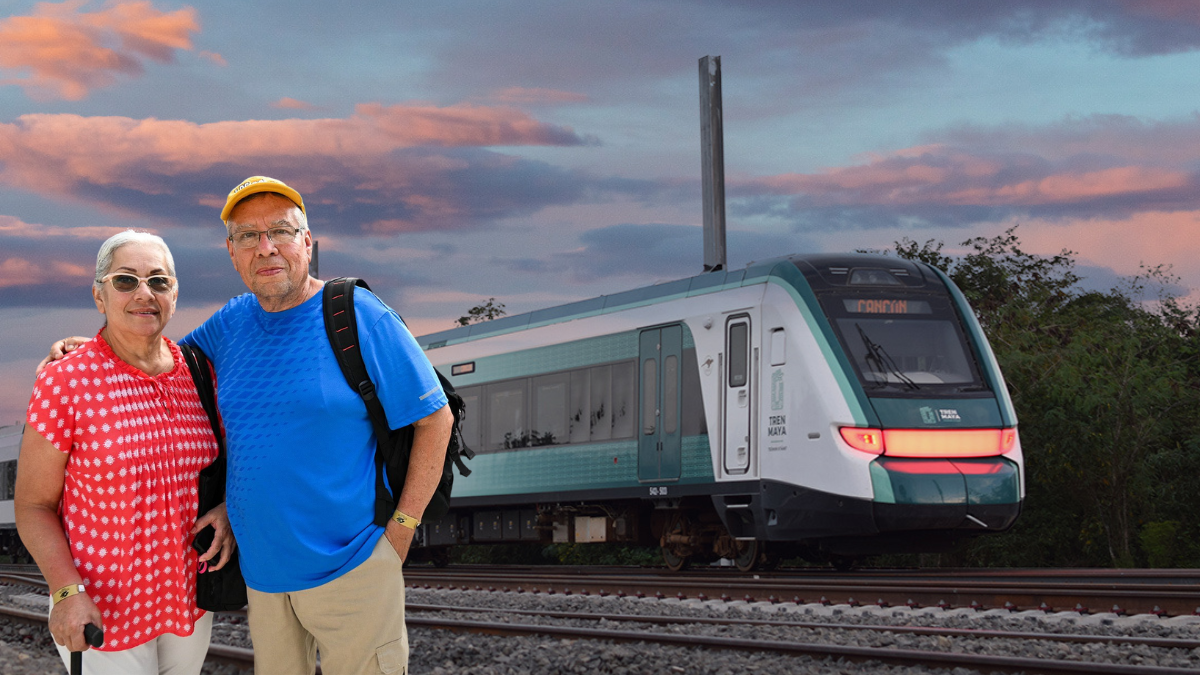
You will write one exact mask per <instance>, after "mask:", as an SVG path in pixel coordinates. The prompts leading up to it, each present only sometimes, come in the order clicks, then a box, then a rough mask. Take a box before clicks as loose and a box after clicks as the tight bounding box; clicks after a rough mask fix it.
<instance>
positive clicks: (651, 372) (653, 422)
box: [642, 359, 658, 436]
mask: <svg viewBox="0 0 1200 675" xmlns="http://www.w3.org/2000/svg"><path fill="white" fill-rule="evenodd" d="M657 412H658V360H657V359H646V361H644V362H643V363H642V433H643V434H645V435H646V436H652V435H654V433H655V432H657V431H658V423H657V419H656V418H657V417H658V415H657V414H656V413H657Z"/></svg>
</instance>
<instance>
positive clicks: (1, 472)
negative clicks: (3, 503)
mask: <svg viewBox="0 0 1200 675" xmlns="http://www.w3.org/2000/svg"><path fill="white" fill-rule="evenodd" d="M16 489H17V460H15V459H14V460H12V461H11V462H0V499H12V498H13V495H15V494H16Z"/></svg>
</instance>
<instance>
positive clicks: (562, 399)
mask: <svg viewBox="0 0 1200 675" xmlns="http://www.w3.org/2000/svg"><path fill="white" fill-rule="evenodd" d="M570 384H571V378H570V376H569V375H568V374H566V373H563V374H561V375H543V376H542V377H535V378H533V391H532V394H533V400H532V406H531V409H532V411H533V422H532V424H531V425H530V434H529V445H531V446H535V445H559V444H561V443H566V442H567V438H568V435H567V405H568V402H569V401H570V397H569V396H568V394H569V393H570V391H569V390H570Z"/></svg>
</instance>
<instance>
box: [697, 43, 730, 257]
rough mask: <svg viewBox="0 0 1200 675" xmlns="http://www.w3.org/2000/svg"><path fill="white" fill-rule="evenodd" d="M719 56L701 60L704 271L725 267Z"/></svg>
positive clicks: (723, 143)
mask: <svg viewBox="0 0 1200 675" xmlns="http://www.w3.org/2000/svg"><path fill="white" fill-rule="evenodd" d="M724 133H725V132H724V127H723V126H722V124H721V57H720V56H705V57H704V58H702V59H700V173H701V176H700V177H701V183H702V186H703V189H702V192H703V193H704V271H705V272H716V271H719V270H723V269H725V141H724Z"/></svg>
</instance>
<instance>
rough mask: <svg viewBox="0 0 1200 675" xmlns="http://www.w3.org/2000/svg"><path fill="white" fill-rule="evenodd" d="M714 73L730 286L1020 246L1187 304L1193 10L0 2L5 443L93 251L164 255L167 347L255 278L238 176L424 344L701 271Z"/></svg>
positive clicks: (88, 322) (447, 0) (873, 4)
mask: <svg viewBox="0 0 1200 675" xmlns="http://www.w3.org/2000/svg"><path fill="white" fill-rule="evenodd" d="M706 55H712V56H720V57H721V69H722V91H723V119H724V150H725V176H726V213H727V229H728V244H727V248H728V263H729V268H730V269H738V268H740V267H742V266H744V265H746V264H747V263H749V262H751V261H754V260H761V259H765V258H770V257H775V256H778V255H782V254H787V253H801V252H836V251H853V250H858V249H887V248H890V247H892V246H893V245H894V243H895V242H897V241H900V240H903V239H905V238H907V239H911V240H914V241H918V242H924V241H926V240H930V239H932V240H935V241H940V242H943V243H944V244H945V249H944V251H945V252H948V253H955V252H961V251H963V250H964V249H963V247H962V246H961V244H962V242H964V241H966V240H968V239H971V238H974V237H989V238H990V237H995V236H998V235H1000V234H1002V233H1004V232H1005V231H1006V230H1008V229H1009V228H1012V227H1014V226H1015V227H1016V228H1017V229H1016V234H1017V236H1018V237H1019V238H1020V241H1021V244H1022V246H1023V248H1024V249H1025V250H1027V251H1029V252H1033V253H1038V254H1043V255H1053V254H1057V253H1059V252H1060V251H1062V250H1063V249H1067V250H1070V251H1073V252H1074V253H1075V259H1076V260H1077V262H1078V265H1079V267H1078V270H1077V271H1078V272H1079V273H1081V274H1083V276H1084V277H1085V281H1084V283H1085V284H1087V285H1089V286H1090V287H1093V288H1096V289H1097V290H1106V289H1108V288H1111V287H1112V286H1113V285H1114V284H1117V283H1119V281H1120V279H1121V278H1122V277H1127V276H1129V275H1134V274H1137V273H1139V270H1140V269H1141V267H1142V266H1143V265H1145V266H1150V267H1154V266H1158V265H1164V266H1170V269H1171V271H1172V273H1173V274H1174V275H1175V276H1176V277H1177V278H1178V279H1177V281H1176V282H1175V284H1174V285H1173V286H1172V287H1171V290H1173V291H1174V292H1177V293H1179V294H1181V295H1185V296H1189V297H1190V298H1191V299H1193V300H1195V299H1200V293H1198V292H1197V290H1196V289H1200V189H1198V188H1200V2H1194V1H1193V0H1055V1H1054V2H1045V0H1007V1H1006V2H987V3H984V2H962V1H961V0H845V1H843V2H836V3H835V2H825V1H820V0H753V1H751V0H723V1H720V2H717V1H714V0H637V1H631V0H609V1H607V2H603V3H600V2H569V3H564V2H560V1H548V0H520V1H519V2H515V1H512V0H492V1H490V2H466V1H463V0H441V1H439V2H434V3H430V2H422V3H415V2H404V1H396V0H388V1H387V2H378V1H363V2H353V3H328V2H315V1H313V0H288V2H280V1H277V0H263V1H259V2H254V3H246V2H236V3H235V2H229V1H227V0H208V1H206V2H204V3H195V4H187V3H183V2H173V1H167V0H107V1H101V0H90V1H89V0H67V1H66V2H25V1H22V0H0V424H11V423H14V422H17V421H19V420H21V419H23V418H24V410H25V406H26V404H27V402H28V398H29V392H30V389H31V387H32V384H33V371H34V367H35V365H36V364H37V362H38V361H39V360H40V359H41V358H42V356H44V355H45V353H46V352H47V348H48V346H49V344H50V342H52V341H53V340H54V339H56V338H58V337H64V336H67V335H85V336H91V335H93V334H95V332H96V331H97V330H98V329H99V328H100V326H101V323H102V317H101V315H100V314H99V313H98V312H97V311H96V309H95V306H94V304H93V302H92V299H91V294H90V291H89V287H90V285H91V281H92V279H93V277H94V270H95V256H96V251H97V249H98V247H99V245H100V243H101V242H102V241H104V239H106V238H107V237H109V236H111V235H112V234H114V233H116V232H119V231H121V230H123V229H126V228H135V229H142V230H148V231H152V232H155V233H157V234H159V235H161V236H162V237H163V238H164V239H166V241H167V242H168V244H169V245H170V246H171V249H172V251H173V253H174V256H175V260H176V265H177V271H178V276H179V283H180V300H179V308H178V311H177V313H176V315H175V316H174V318H173V319H172V321H171V323H170V324H169V325H168V327H167V330H166V334H167V335H168V336H169V337H171V338H175V339H177V338H179V337H182V336H183V335H185V334H186V333H187V332H188V331H189V330H191V329H192V328H194V327H195V326H197V325H199V323H200V322H201V321H203V320H204V319H205V318H206V317H207V316H209V315H210V314H211V313H212V312H213V311H214V310H215V309H217V308H218V307H220V306H221V305H222V304H223V303H224V302H225V301H227V300H228V299H229V298H231V297H234V296H236V295H238V294H240V293H242V292H245V290H246V289H245V287H244V286H243V285H242V283H241V281H240V279H239V277H238V276H237V274H236V273H235V272H234V270H233V267H232V265H231V263H230V261H229V256H228V254H227V252H226V249H225V246H224V234H225V233H224V230H223V228H222V226H221V223H220V219H219V212H220V207H221V205H222V204H223V202H224V199H225V195H226V194H227V193H228V192H229V190H230V189H231V188H233V187H234V186H235V185H237V184H238V183H239V182H240V181H241V180H243V179H244V178H246V177H248V176H251V175H267V176H272V177H275V178H278V179H280V180H283V181H285V182H287V183H288V184H289V185H291V186H293V187H295V188H296V189H297V190H299V191H300V192H301V194H303V196H304V200H305V206H306V208H307V212H308V215H309V224H310V226H311V228H312V230H313V234H314V236H315V238H316V239H317V241H318V242H319V248H320V257H319V270H320V275H321V276H322V277H323V278H333V277H336V276H342V275H353V276H358V277H362V278H365V279H367V280H368V281H369V282H370V284H371V286H372V288H373V289H375V290H376V292H377V293H378V294H379V295H380V296H381V297H382V298H383V299H384V300H385V301H386V302H388V303H389V304H390V305H391V306H392V307H394V308H395V309H396V310H397V311H398V312H399V313H400V314H401V315H402V316H403V317H404V318H405V320H406V321H407V323H408V324H409V326H410V328H411V329H412V330H413V332H414V333H415V334H418V335H420V334H424V333H430V332H435V331H439V330H444V329H446V328H450V327H452V326H453V325H454V321H455V319H456V318H457V317H459V316H462V315H464V314H465V313H466V311H467V310H468V309H469V308H471V307H473V306H475V305H478V304H480V303H482V302H484V301H486V300H487V299H488V298H495V299H496V301H497V302H500V303H503V304H504V305H505V308H506V310H507V311H508V313H510V314H514V313H520V312H526V311H531V310H534V309H539V308H542V307H548V306H552V305H557V304H562V303H564V302H570V301H574V300H580V299H584V298H589V297H594V296H597V295H601V294H609V293H615V292H619V291H622V290H627V289H630V288H634V287H638V286H643V285H648V284H652V283H656V282H659V281H666V280H671V279H677V278H681V277H685V276H691V275H693V274H697V273H699V272H701V270H702V265H703V238H702V231H701V223H702V218H703V215H702V209H701V167H700V161H701V160H700V157H701V152H700V112H699V71H698V60H699V59H700V58H701V57H703V56H706Z"/></svg>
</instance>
